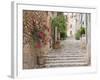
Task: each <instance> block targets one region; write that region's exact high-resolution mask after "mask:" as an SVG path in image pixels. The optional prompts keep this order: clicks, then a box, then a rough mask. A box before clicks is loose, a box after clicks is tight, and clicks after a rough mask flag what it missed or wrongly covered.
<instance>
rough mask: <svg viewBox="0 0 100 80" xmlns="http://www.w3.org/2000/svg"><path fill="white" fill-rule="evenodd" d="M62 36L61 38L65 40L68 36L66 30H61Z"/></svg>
mask: <svg viewBox="0 0 100 80" xmlns="http://www.w3.org/2000/svg"><path fill="white" fill-rule="evenodd" d="M60 37H61V39H63V40H65V39H66V38H67V34H66V32H61V33H60Z"/></svg>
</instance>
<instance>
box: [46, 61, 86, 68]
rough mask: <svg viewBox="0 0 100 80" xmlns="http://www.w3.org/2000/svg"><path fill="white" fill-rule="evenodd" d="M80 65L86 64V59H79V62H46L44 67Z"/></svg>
mask: <svg viewBox="0 0 100 80" xmlns="http://www.w3.org/2000/svg"><path fill="white" fill-rule="evenodd" d="M82 65H87V62H86V61H83V62H82V61H81V62H74V63H71V62H69V63H62V62H61V63H49V64H48V63H46V64H45V66H46V67H62V66H63V67H65V66H82Z"/></svg>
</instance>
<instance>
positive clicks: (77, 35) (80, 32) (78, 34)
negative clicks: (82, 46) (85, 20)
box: [75, 27, 86, 40]
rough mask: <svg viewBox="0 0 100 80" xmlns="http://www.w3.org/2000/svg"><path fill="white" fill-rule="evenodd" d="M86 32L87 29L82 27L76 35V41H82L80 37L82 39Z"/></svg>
mask: <svg viewBox="0 0 100 80" xmlns="http://www.w3.org/2000/svg"><path fill="white" fill-rule="evenodd" d="M85 33H86V31H85V28H84V27H81V28H80V29H79V30H78V31H77V32H76V34H75V39H76V40H80V37H82V35H83V34H85Z"/></svg>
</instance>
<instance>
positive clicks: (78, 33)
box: [75, 30, 81, 40]
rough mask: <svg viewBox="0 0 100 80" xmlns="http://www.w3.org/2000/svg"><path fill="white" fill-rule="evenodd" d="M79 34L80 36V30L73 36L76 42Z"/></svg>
mask: <svg viewBox="0 0 100 80" xmlns="http://www.w3.org/2000/svg"><path fill="white" fill-rule="evenodd" d="M80 37H81V34H80V30H78V31H77V32H76V34H75V39H76V40H80Z"/></svg>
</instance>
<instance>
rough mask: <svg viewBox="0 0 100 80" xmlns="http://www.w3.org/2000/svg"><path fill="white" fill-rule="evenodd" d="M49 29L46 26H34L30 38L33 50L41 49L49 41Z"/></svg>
mask: <svg viewBox="0 0 100 80" xmlns="http://www.w3.org/2000/svg"><path fill="white" fill-rule="evenodd" d="M48 31H49V28H48V27H46V26H36V27H34V29H33V30H32V38H33V42H34V47H35V48H42V46H43V45H46V44H47V43H48V41H49V38H48Z"/></svg>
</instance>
